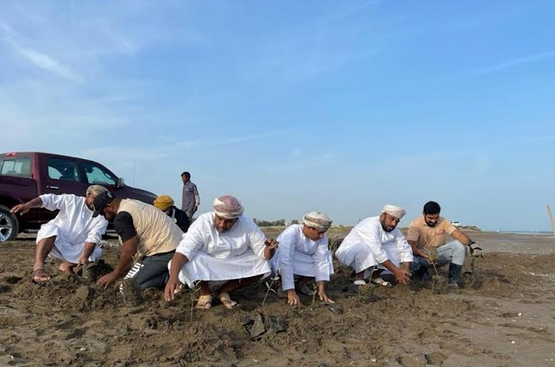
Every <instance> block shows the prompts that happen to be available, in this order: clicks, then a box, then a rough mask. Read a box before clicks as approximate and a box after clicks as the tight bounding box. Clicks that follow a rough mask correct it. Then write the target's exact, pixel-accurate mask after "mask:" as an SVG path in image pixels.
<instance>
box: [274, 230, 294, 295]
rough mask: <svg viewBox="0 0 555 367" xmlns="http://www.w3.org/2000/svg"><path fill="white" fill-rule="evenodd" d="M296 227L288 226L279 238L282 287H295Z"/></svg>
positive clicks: (279, 266)
mask: <svg viewBox="0 0 555 367" xmlns="http://www.w3.org/2000/svg"><path fill="white" fill-rule="evenodd" d="M295 237H296V236H295V228H294V227H292V226H290V227H289V228H286V229H285V231H283V232H282V233H281V234H280V235H279V236H278V238H277V241H278V242H279V265H278V269H280V275H281V289H283V290H284V291H286V290H288V289H295V274H294V273H293V254H294V253H295Z"/></svg>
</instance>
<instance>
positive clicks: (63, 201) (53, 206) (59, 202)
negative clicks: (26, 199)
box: [39, 194, 75, 211]
mask: <svg viewBox="0 0 555 367" xmlns="http://www.w3.org/2000/svg"><path fill="white" fill-rule="evenodd" d="M39 197H40V200H41V201H42V207H43V208H44V209H48V210H50V211H54V210H60V209H62V207H65V206H67V201H68V200H70V199H71V198H72V197H75V195H70V194H62V195H55V194H44V195H41V196H39Z"/></svg>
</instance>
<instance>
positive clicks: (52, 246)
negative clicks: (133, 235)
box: [11, 185, 108, 282]
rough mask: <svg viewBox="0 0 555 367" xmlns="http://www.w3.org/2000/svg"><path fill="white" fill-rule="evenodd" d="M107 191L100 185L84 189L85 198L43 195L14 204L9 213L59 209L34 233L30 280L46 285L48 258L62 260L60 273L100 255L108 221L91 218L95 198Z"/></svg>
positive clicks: (48, 276) (96, 259) (67, 195)
mask: <svg viewBox="0 0 555 367" xmlns="http://www.w3.org/2000/svg"><path fill="white" fill-rule="evenodd" d="M105 191H107V189H106V188H105V187H103V186H100V185H91V186H89V187H88V188H87V191H86V193H85V197H82V196H76V195H72V194H62V195H54V194H44V195H41V196H39V197H36V198H34V199H32V200H30V201H28V202H26V203H23V204H19V205H16V206H14V207H13V208H12V210H11V211H12V213H20V214H21V215H23V214H25V213H27V212H28V211H29V209H31V208H45V209H48V210H51V211H54V210H59V211H60V212H59V213H58V215H57V216H56V217H55V218H54V219H52V220H51V221H50V222H48V223H46V224H43V225H42V226H41V228H40V230H39V232H38V233H37V250H36V254H35V264H34V266H33V281H35V282H46V281H48V280H50V279H51V276H50V275H49V274H48V273H47V272H46V271H45V270H44V261H45V260H46V257H47V256H50V257H53V258H55V259H58V260H62V264H61V265H60V267H59V270H60V271H62V272H64V273H69V274H71V273H73V268H74V267H75V266H77V265H80V264H84V263H86V262H88V261H92V262H94V261H98V260H99V259H100V257H101V256H102V249H101V248H100V246H99V244H100V241H101V240H102V235H103V234H104V233H105V232H106V227H107V226H108V221H106V219H104V218H93V216H92V215H93V202H94V198H95V197H96V196H98V195H99V194H100V193H102V192H105Z"/></svg>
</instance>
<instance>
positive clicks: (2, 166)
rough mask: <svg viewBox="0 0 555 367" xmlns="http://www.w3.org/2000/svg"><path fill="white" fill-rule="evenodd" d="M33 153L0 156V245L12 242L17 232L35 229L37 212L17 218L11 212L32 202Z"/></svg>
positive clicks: (34, 183) (35, 188)
mask: <svg viewBox="0 0 555 367" xmlns="http://www.w3.org/2000/svg"><path fill="white" fill-rule="evenodd" d="M33 161H34V155H33V153H6V154H0V242H4V241H9V240H13V239H15V238H16V236H17V234H18V232H19V230H20V229H23V228H27V227H29V226H34V225H36V222H37V220H38V218H37V212H38V211H37V210H32V211H29V213H28V214H27V215H25V216H23V217H20V218H16V217H15V215H13V214H12V213H10V209H11V208H12V207H13V206H14V205H17V204H20V203H23V202H26V201H28V200H31V199H33V198H35V197H36V196H37V194H38V187H37V181H36V180H35V179H34V177H33Z"/></svg>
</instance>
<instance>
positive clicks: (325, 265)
mask: <svg viewBox="0 0 555 367" xmlns="http://www.w3.org/2000/svg"><path fill="white" fill-rule="evenodd" d="M329 252H330V250H329V248H328V236H326V235H324V237H323V238H322V239H321V240H320V241H318V247H317V249H316V252H315V253H314V254H313V255H312V261H314V274H315V279H316V281H317V282H320V281H324V282H329V281H330V269H331V268H332V266H333V265H332V264H330V259H331V256H330V255H329Z"/></svg>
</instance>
